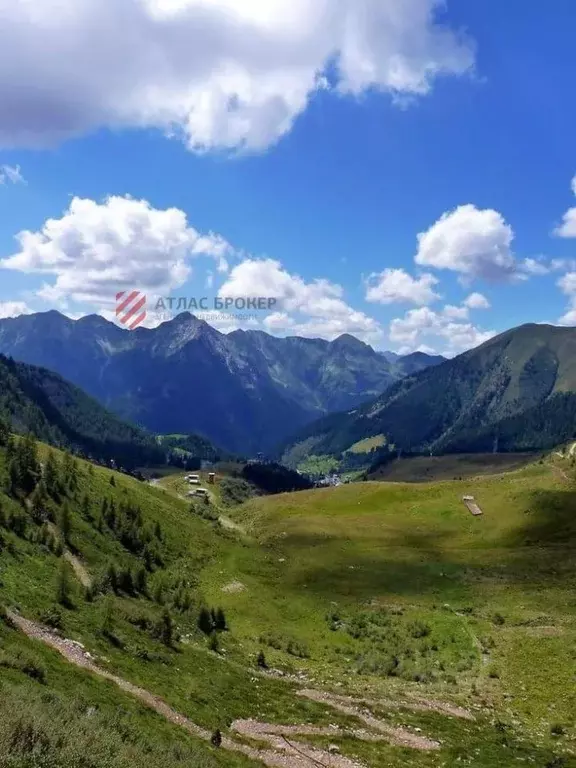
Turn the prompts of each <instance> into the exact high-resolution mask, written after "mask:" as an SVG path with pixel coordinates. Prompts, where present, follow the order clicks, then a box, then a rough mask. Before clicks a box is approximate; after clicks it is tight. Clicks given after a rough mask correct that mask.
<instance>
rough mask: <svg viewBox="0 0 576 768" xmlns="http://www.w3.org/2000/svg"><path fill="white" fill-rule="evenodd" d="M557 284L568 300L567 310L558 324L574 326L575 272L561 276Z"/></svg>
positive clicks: (575, 322) (575, 300)
mask: <svg viewBox="0 0 576 768" xmlns="http://www.w3.org/2000/svg"><path fill="white" fill-rule="evenodd" d="M557 284H558V287H559V288H560V290H561V291H562V293H563V294H564V295H565V296H568V299H569V304H568V309H567V310H566V313H565V314H564V315H562V317H561V318H560V319H559V321H558V322H559V323H560V325H576V272H567V273H566V274H565V275H562V277H561V278H560V279H559V280H558V283H557Z"/></svg>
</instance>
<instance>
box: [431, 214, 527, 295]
mask: <svg viewBox="0 0 576 768" xmlns="http://www.w3.org/2000/svg"><path fill="white" fill-rule="evenodd" d="M513 239H514V233H513V231H512V227H510V225H509V224H507V223H506V221H505V220H504V217H503V216H502V214H500V213H498V211H494V210H492V209H479V208H476V206H474V205H471V204H468V205H461V206H459V207H458V208H456V209H455V210H453V211H450V212H448V213H444V214H443V215H442V216H441V217H440V219H438V221H436V222H435V223H434V224H433V225H432V226H431V227H430V229H428V230H427V231H426V232H421V233H420V234H419V235H418V252H417V254H416V263H417V264H419V265H421V266H426V267H434V268H436V269H447V270H452V271H453V272H458V273H459V274H460V275H462V276H463V277H466V278H470V279H472V278H483V279H486V280H492V281H496V280H507V279H510V278H511V277H513V276H514V274H515V273H516V269H517V264H516V259H515V258H514V254H513V253H512V250H511V245H512V240H513Z"/></svg>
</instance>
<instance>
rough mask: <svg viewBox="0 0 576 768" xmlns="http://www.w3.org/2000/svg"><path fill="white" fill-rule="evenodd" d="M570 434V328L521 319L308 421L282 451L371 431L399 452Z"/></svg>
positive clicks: (574, 349)
mask: <svg viewBox="0 0 576 768" xmlns="http://www.w3.org/2000/svg"><path fill="white" fill-rule="evenodd" d="M575 434H576V329H574V328H560V327H555V326H547V325H524V326H521V327H519V328H515V329H513V330H511V331H507V332H506V333H503V334H501V335H500V336H497V337H496V338H494V339H491V340H489V341H487V342H486V343H485V344H482V345H481V346H480V347H478V348H476V349H473V350H470V351H469V352H465V353H464V354H462V355H460V356H459V357H456V358H454V359H453V360H448V361H446V362H443V363H441V364H440V365H437V366H435V367H433V368H427V369H426V370H423V371H420V372H419V373H416V374H414V375H413V376H408V377H406V378H405V379H402V380H401V381H399V382H397V383H396V384H394V385H393V386H392V387H390V388H389V389H388V390H387V391H386V392H385V393H384V394H383V395H381V396H380V397H378V398H376V399H375V400H372V401H370V402H368V403H366V404H364V405H362V406H360V407H359V408H358V409H355V410H352V411H349V412H347V413H343V414H336V415H333V416H331V417H328V418H326V419H323V420H320V421H318V422H316V423H315V424H311V425H309V426H308V427H307V428H306V429H305V430H303V431H302V432H301V433H298V434H296V436H295V437H294V438H293V439H292V440H291V441H290V443H289V444H288V445H287V446H285V453H286V455H287V456H289V455H290V452H291V451H294V449H295V448H296V447H297V446H299V445H302V443H304V442H305V441H308V442H307V446H308V450H309V451H310V452H312V453H316V454H333V455H335V454H340V453H342V452H344V451H346V450H347V449H348V448H349V447H350V446H351V445H353V444H354V443H356V442H357V441H358V440H361V439H363V438H366V437H371V436H375V435H383V436H384V437H385V438H386V440H387V444H388V445H394V447H395V448H396V449H399V450H402V451H405V452H428V451H432V452H435V453H439V452H444V453H449V452H459V451H487V450H488V451H490V450H502V451H511V450H531V449H538V448H545V447H551V446H553V445H555V444H557V443H560V442H563V441H564V440H567V439H568V438H570V437H572V436H574V435H575Z"/></svg>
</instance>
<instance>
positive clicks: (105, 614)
mask: <svg viewBox="0 0 576 768" xmlns="http://www.w3.org/2000/svg"><path fill="white" fill-rule="evenodd" d="M100 631H101V632H102V634H103V635H104V636H105V637H112V636H113V634H114V601H113V600H112V598H111V597H110V595H106V596H105V598H104V600H103V602H102V608H101V613H100Z"/></svg>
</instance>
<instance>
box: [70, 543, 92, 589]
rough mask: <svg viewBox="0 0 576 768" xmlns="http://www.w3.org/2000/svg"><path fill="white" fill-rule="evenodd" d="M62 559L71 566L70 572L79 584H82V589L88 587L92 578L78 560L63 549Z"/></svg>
mask: <svg viewBox="0 0 576 768" xmlns="http://www.w3.org/2000/svg"><path fill="white" fill-rule="evenodd" d="M64 559H65V560H67V561H68V562H69V563H70V565H71V566H72V570H73V571H74V573H75V574H76V577H77V579H78V581H79V582H80V584H82V586H83V587H90V586H91V585H92V578H91V577H90V574H89V573H88V571H87V570H86V568H85V567H84V566H83V565H82V563H81V562H80V560H79V559H78V558H77V557H76V555H73V554H72V552H70V551H69V550H67V549H65V550H64Z"/></svg>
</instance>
